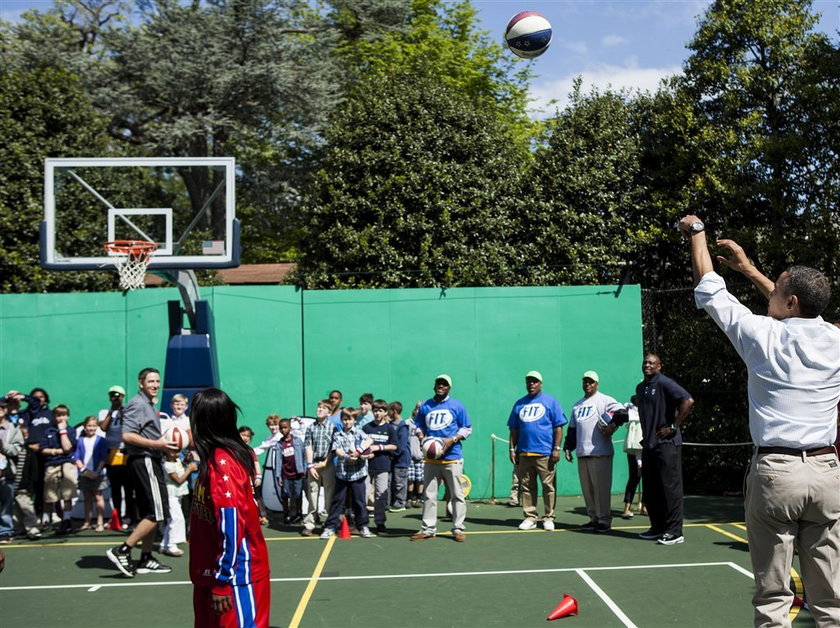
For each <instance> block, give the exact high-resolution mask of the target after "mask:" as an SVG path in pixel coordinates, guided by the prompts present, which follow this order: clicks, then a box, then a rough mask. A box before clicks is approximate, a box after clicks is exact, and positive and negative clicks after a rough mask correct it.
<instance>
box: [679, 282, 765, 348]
mask: <svg viewBox="0 0 840 628" xmlns="http://www.w3.org/2000/svg"><path fill="white" fill-rule="evenodd" d="M694 303H695V305H696V306H697V308H698V309H703V310H706V312H708V313H709V316H711V317H712V320H713V321H715V324H716V325H717V326H718V327H720V329H721V330H722V331H723V333H724V334H726V337H727V338H728V339H729V342H731V343H732V346H733V347H735V351H737V352H738V355H739V356H741V358H742V359H744V358H746V357H747V355H748V354H749V353H750V349H751V348H754V347H755V346H756V343H755V339H756V338H757V337H758V336H759V335H760V334H761V333H762V329H765V328H767V324H766V322H767V320H768V318H767V317H766V316H759V315H757V314H753V313H752V312H750V310H749V308H747V307H746V306H745V305H743V304H742V303H741V302H740V301H738V299H736V298H735V297H734V296H732V294H730V293H729V291H728V290H727V289H726V283H725V282H724V281H723V277H721V276H720V275H718V274H717V273H716V272H714V271H713V272H710V273H706V274H705V275H703V278H702V279H701V280H700V283H698V284H697V286H696V287H695V288H694Z"/></svg>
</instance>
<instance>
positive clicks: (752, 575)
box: [729, 563, 755, 580]
mask: <svg viewBox="0 0 840 628" xmlns="http://www.w3.org/2000/svg"><path fill="white" fill-rule="evenodd" d="M729 566H730V567H732V569H734V570H735V571H740V572H741V573H742V574H744V575H745V576H746V577H747V578H751V579H752V580H755V575H754V574H753V572H751V571H747V570H746V569H744V568H743V567H741V566H740V565H736V564H735V563H729Z"/></svg>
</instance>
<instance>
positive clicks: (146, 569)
mask: <svg viewBox="0 0 840 628" xmlns="http://www.w3.org/2000/svg"><path fill="white" fill-rule="evenodd" d="M136 571H137V573H169V572H170V571H172V567H169V566H168V565H161V564H160V563H159V562H158V561H157V560H156V559H155V558H153V557H151V556H150V557H149V558H147V559H146V560H144V561H143V562H142V563H138V565H137V570H136Z"/></svg>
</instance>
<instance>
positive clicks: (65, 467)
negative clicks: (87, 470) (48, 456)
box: [44, 462, 79, 504]
mask: <svg viewBox="0 0 840 628" xmlns="http://www.w3.org/2000/svg"><path fill="white" fill-rule="evenodd" d="M78 477H79V474H78V470H77V469H76V465H74V464H73V463H72V462H65V463H63V464H60V465H55V466H52V467H47V469H46V472H45V473H44V502H46V503H47V504H54V503H56V502H57V501H60V500H62V499H73V498H74V497H75V496H76V481H77V480H78Z"/></svg>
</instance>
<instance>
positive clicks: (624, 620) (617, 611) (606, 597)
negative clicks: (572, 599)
mask: <svg viewBox="0 0 840 628" xmlns="http://www.w3.org/2000/svg"><path fill="white" fill-rule="evenodd" d="M575 571H576V572H577V574H578V575H579V576H580V577H581V578H583V581H584V582H585V583H586V584H588V585H589V587H590V588H591V589H592V590H593V591H595V593H597V594H598V597H599V598H601V599H602V600H603V601H604V604H606V605H607V606H609V607H610V610H611V611H612V612H613V613H615V616H616V617H618V619H619V620H620V621H621V623H622V624H624V625H625V626H627V628H638V627H637V626H636V624H634V623H633V622H632V621H630V618H629V617H628V616H627V615H625V614H624V613H623V612H622V611H621V609H620V608H618V604H616V603H615V602H613V601H612V598H611V597H610V596H609V595H607V594H606V593H604V590H603V589H602V588H601V587H599V586H598V585H597V584H595V581H594V580H593V579H592V578H590V577H589V576H588V575H587V574H586V572H584V571H583V570H582V569H576V570H575Z"/></svg>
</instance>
